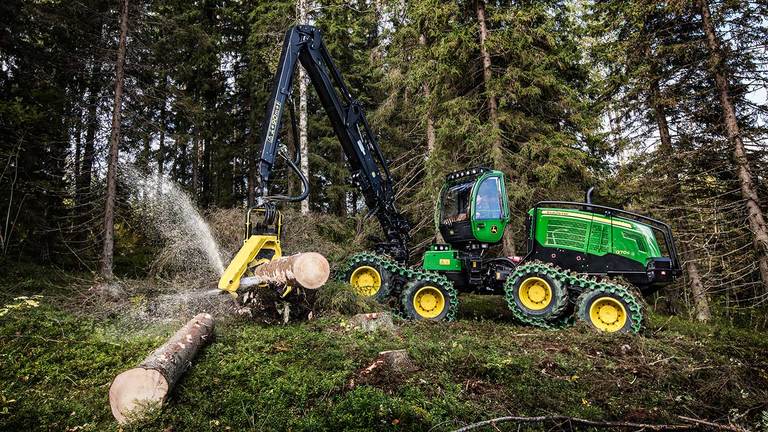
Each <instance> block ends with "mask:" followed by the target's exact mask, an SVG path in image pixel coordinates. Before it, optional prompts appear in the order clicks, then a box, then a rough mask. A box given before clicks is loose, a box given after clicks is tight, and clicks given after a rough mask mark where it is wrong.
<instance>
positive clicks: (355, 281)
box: [342, 257, 392, 302]
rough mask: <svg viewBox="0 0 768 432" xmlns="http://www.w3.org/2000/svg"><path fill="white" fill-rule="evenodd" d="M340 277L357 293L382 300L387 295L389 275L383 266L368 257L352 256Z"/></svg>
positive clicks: (389, 283)
mask: <svg viewBox="0 0 768 432" xmlns="http://www.w3.org/2000/svg"><path fill="white" fill-rule="evenodd" d="M342 278H343V280H344V281H345V282H347V283H349V285H350V286H351V287H352V290H353V291H354V292H355V293H357V295H359V296H362V297H366V298H371V299H374V300H376V301H378V302H383V301H385V300H386V298H387V296H388V295H389V292H390V290H391V289H392V288H391V275H390V273H389V272H388V271H387V269H385V268H384V266H383V265H382V264H381V263H380V262H377V261H376V260H374V259H371V258H369V257H354V258H353V263H352V265H350V266H349V268H348V269H347V270H346V271H345V272H344V274H343V275H342Z"/></svg>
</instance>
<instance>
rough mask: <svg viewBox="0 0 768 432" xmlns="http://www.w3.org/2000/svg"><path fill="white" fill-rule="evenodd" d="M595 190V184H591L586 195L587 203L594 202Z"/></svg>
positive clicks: (585, 200)
mask: <svg viewBox="0 0 768 432" xmlns="http://www.w3.org/2000/svg"><path fill="white" fill-rule="evenodd" d="M594 190H595V187H594V186H591V187H590V188H589V189H587V193H586V194H585V195H584V202H585V203H586V204H592V191H594Z"/></svg>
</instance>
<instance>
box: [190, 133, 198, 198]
mask: <svg viewBox="0 0 768 432" xmlns="http://www.w3.org/2000/svg"><path fill="white" fill-rule="evenodd" d="M192 139H193V141H192V155H191V156H192V157H191V158H190V162H191V163H192V198H193V199H194V200H195V202H196V203H197V202H199V198H200V196H199V191H200V131H199V130H197V128H195V136H194V137H193V138H192Z"/></svg>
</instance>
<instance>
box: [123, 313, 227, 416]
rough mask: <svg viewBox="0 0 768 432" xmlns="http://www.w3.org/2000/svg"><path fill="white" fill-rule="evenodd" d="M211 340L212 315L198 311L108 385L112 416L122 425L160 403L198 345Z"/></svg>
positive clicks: (187, 365)
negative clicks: (147, 354) (134, 365)
mask: <svg viewBox="0 0 768 432" xmlns="http://www.w3.org/2000/svg"><path fill="white" fill-rule="evenodd" d="M211 339H213V317H212V316H211V315H209V314H198V315H197V316H195V317H194V318H192V319H191V320H190V321H189V322H187V324H185V325H184V327H182V328H181V329H179V331H177V332H176V334H174V335H173V337H171V338H170V339H169V340H168V342H166V343H165V344H164V345H163V346H161V347H160V348H158V349H156V350H155V352H153V353H152V354H150V355H149V356H148V357H147V358H146V359H144V361H143V362H141V364H140V365H139V366H137V367H135V368H133V369H129V370H127V371H125V372H123V373H121V374H120V375H118V376H117V377H116V378H115V380H114V381H112V385H111V386H110V387H109V405H110V406H111V408H112V415H114V416H115V418H116V419H117V421H118V422H120V423H121V424H125V423H127V422H128V421H130V419H132V418H135V417H137V416H140V415H141V410H143V409H145V408H149V407H152V406H159V405H161V404H162V403H163V402H164V401H165V399H166V397H168V393H169V392H170V390H171V389H172V388H173V386H174V385H176V383H177V382H178V381H179V378H181V376H182V374H183V373H184V372H185V371H186V370H187V369H188V368H189V366H191V365H192V359H193V358H194V357H195V355H196V354H197V352H198V351H199V350H200V348H202V347H204V346H205V345H206V344H208V343H209V342H210V341H211Z"/></svg>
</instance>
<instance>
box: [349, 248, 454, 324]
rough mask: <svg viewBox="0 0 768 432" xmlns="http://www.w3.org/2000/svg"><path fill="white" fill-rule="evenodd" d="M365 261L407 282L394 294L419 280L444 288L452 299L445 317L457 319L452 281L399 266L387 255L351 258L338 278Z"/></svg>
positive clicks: (448, 319) (360, 254)
mask: <svg viewBox="0 0 768 432" xmlns="http://www.w3.org/2000/svg"><path fill="white" fill-rule="evenodd" d="M363 260H370V261H373V262H376V263H378V264H379V265H380V266H381V267H382V268H383V269H384V270H386V271H388V272H390V273H391V274H393V275H398V276H400V277H401V278H403V279H405V280H406V282H405V283H404V284H403V286H401V287H396V289H395V290H394V292H396V293H397V295H400V293H402V292H404V291H405V286H406V285H408V284H409V283H411V282H414V281H417V280H422V281H427V282H431V283H433V284H435V285H436V286H439V287H441V288H443V289H444V290H445V291H447V292H448V296H449V297H450V302H449V305H448V314H447V315H446V316H445V320H446V321H454V320H455V319H456V313H457V312H458V310H459V292H458V291H457V290H456V288H454V286H453V284H452V283H451V281H450V280H448V278H447V277H445V276H443V275H441V274H439V273H436V272H431V271H427V270H421V269H417V268H413V267H406V266H403V265H400V264H398V263H397V262H396V261H394V260H392V259H391V258H389V257H387V256H385V255H379V254H375V253H371V252H361V253H357V254H355V255H352V257H350V258H349V259H348V260H347V262H346V264H345V265H344V267H343V268H342V269H340V270H339V271H338V272H337V278H342V277H343V275H345V274H346V273H347V272H348V271H349V270H351V269H352V268H353V267H354V266H355V265H357V264H358V263H359V262H361V261H363ZM339 280H340V279H339ZM340 281H341V282H346V281H343V280H340ZM390 292H392V291H390ZM402 302H403V300H402V299H401V301H400V303H401V304H402ZM397 315H398V316H400V317H401V318H405V319H408V317H406V316H403V314H401V313H397Z"/></svg>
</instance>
